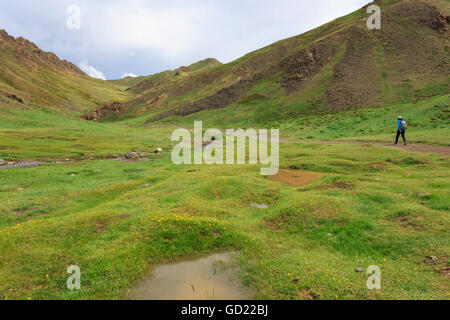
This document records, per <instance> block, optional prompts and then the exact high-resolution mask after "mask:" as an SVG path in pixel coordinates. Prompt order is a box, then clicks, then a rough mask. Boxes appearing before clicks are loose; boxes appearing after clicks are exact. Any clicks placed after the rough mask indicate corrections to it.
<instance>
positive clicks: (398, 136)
mask: <svg viewBox="0 0 450 320" xmlns="http://www.w3.org/2000/svg"><path fill="white" fill-rule="evenodd" d="M400 135H402V138H403V142H404V143H406V137H405V130H403V131H400V130H399V131H397V137H396V138H395V144H397V143H398V138H400Z"/></svg>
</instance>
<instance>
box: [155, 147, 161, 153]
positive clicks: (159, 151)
mask: <svg viewBox="0 0 450 320" xmlns="http://www.w3.org/2000/svg"><path fill="white" fill-rule="evenodd" d="M153 153H163V149H161V148H158V149H156V150H155V151H153Z"/></svg>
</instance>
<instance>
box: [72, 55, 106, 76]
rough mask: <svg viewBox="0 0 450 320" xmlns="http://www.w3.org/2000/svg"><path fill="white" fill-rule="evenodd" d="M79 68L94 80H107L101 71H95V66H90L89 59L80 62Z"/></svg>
mask: <svg viewBox="0 0 450 320" xmlns="http://www.w3.org/2000/svg"><path fill="white" fill-rule="evenodd" d="M79 66H80V68H81V70H83V71H84V72H85V73H86V74H87V75H89V76H91V77H93V78H97V79H102V80H106V77H105V75H104V74H103V73H102V72H101V71H98V70H97V69H95V68H94V67H93V66H90V65H89V63H88V61H87V59H84V60H83V61H82V62H80V63H79Z"/></svg>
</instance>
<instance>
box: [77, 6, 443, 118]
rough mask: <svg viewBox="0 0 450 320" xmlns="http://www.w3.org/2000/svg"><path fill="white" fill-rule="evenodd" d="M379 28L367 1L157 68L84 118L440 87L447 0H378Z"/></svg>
mask: <svg viewBox="0 0 450 320" xmlns="http://www.w3.org/2000/svg"><path fill="white" fill-rule="evenodd" d="M374 3H375V4H377V5H380V6H381V8H382V28H381V30H369V29H368V28H367V25H366V21H367V18H368V17H369V14H367V13H366V9H367V6H366V7H364V8H361V9H360V10H358V11H356V12H354V13H352V14H350V15H347V16H345V17H342V18H339V19H337V20H335V21H332V22H330V23H328V24H326V25H323V26H321V27H319V28H317V29H314V30H312V31H309V32H307V33H305V34H302V35H300V36H296V37H293V38H289V39H286V40H282V41H279V42H277V43H275V44H273V45H270V46H268V47H266V48H262V49H260V50H258V51H255V52H252V53H250V54H248V55H246V56H244V57H242V58H240V59H238V60H236V61H234V62H231V63H229V64H226V65H217V66H214V67H212V68H207V69H202V70H199V71H197V72H191V73H190V72H185V71H186V70H184V69H181V70H178V71H177V74H176V75H174V74H173V73H171V74H167V72H166V73H162V74H158V75H155V76H153V77H150V78H148V79H146V80H144V81H141V82H139V83H137V84H135V85H133V86H131V87H130V88H129V91H131V92H133V93H134V94H136V96H135V97H134V98H133V99H131V100H129V101H127V102H125V103H119V102H116V103H113V104H108V105H105V106H103V107H101V108H97V109H95V110H93V111H92V112H90V113H89V114H87V115H86V116H85V118H86V119H89V120H101V119H108V118H110V117H111V116H112V115H114V119H124V118H130V117H143V118H146V120H145V121H147V122H153V121H179V120H182V119H183V118H186V117H188V116H189V115H191V114H197V113H199V112H208V114H211V113H212V114H216V115H215V116H216V117H218V118H220V117H221V116H223V114H224V113H223V112H222V110H223V109H225V111H226V113H227V114H233V117H232V118H233V119H234V120H238V119H242V118H244V117H245V119H248V122H249V123H254V122H267V121H270V120H271V119H277V120H278V119H283V118H287V119H290V118H295V117H296V116H298V115H300V114H304V113H305V112H314V113H315V112H335V111H337V110H342V109H348V108H363V107H373V106H384V105H392V104H401V103H407V102H414V101H417V100H421V99H424V98H427V97H430V96H434V95H442V94H446V93H448V92H449V77H448V75H449V74H450V66H449V23H450V17H449V16H450V3H449V2H448V1H445V0H379V1H375V2H374Z"/></svg>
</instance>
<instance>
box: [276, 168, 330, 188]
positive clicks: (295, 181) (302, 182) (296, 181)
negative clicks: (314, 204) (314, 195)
mask: <svg viewBox="0 0 450 320" xmlns="http://www.w3.org/2000/svg"><path fill="white" fill-rule="evenodd" d="M323 176H324V174H323V173H319V172H311V171H304V170H280V171H279V172H278V174H276V175H274V176H272V177H271V180H272V181H277V182H284V183H287V184H288V185H290V186H293V187H303V186H307V185H308V184H311V183H313V182H314V181H316V180H319V179H320V178H322V177H323Z"/></svg>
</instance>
